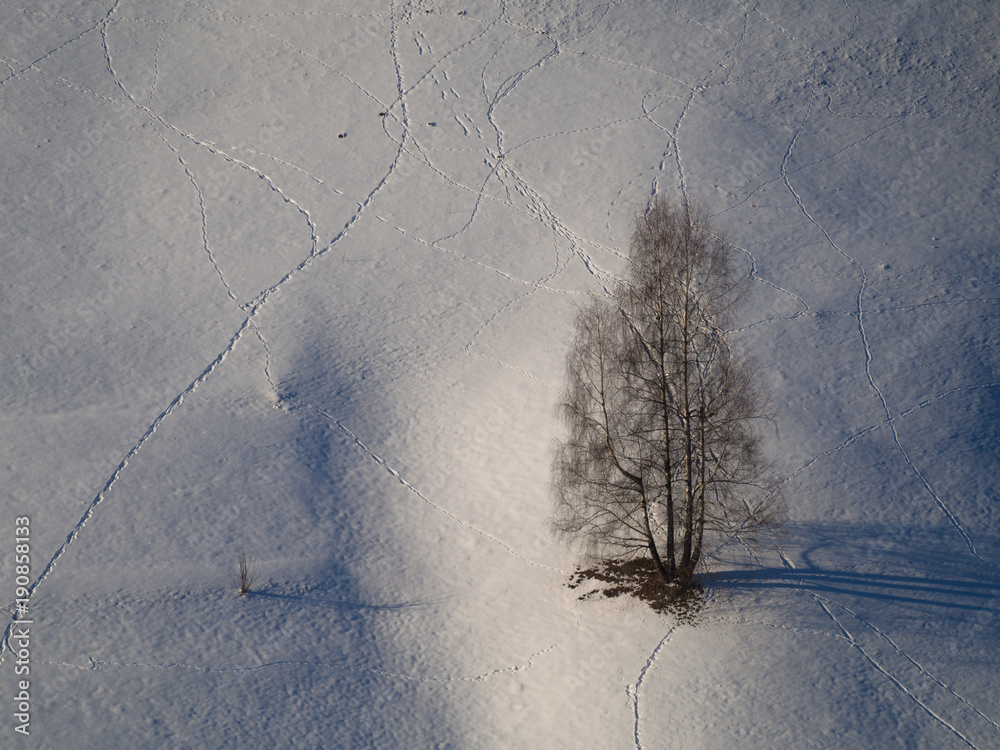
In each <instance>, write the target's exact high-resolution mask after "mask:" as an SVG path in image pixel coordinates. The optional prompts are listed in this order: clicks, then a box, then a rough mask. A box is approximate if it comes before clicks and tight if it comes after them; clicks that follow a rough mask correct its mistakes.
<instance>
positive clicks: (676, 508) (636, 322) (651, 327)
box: [552, 199, 782, 587]
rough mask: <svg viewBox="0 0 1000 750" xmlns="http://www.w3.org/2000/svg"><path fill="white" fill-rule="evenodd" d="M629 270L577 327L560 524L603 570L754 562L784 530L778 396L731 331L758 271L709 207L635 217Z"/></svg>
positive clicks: (566, 405)
mask: <svg viewBox="0 0 1000 750" xmlns="http://www.w3.org/2000/svg"><path fill="white" fill-rule="evenodd" d="M629 260H630V264H629V268H628V271H627V274H626V275H625V278H623V279H622V280H621V281H620V283H618V284H617V286H616V287H615V289H614V290H613V292H612V293H611V294H610V295H609V296H605V297H597V296H593V297H591V299H590V300H589V302H588V303H587V304H586V305H585V306H584V307H583V308H581V310H580V311H579V313H578V315H577V318H576V321H575V327H574V336H573V340H572V343H571V345H570V349H569V352H568V355H567V359H566V387H565V391H564V393H563V397H562V400H561V403H560V406H559V410H560V413H561V416H562V417H563V420H564V423H565V428H566V431H565V436H564V437H563V439H561V440H560V441H558V443H557V445H556V449H555V454H554V459H553V467H552V478H553V482H552V488H553V496H554V504H555V513H554V518H553V525H554V528H555V530H556V531H557V532H558V533H560V534H561V535H563V536H565V537H568V538H569V539H571V540H572V541H578V542H580V543H581V544H582V545H583V546H584V547H585V548H586V550H587V551H588V553H590V554H591V555H592V556H595V557H597V558H598V559H601V560H605V561H607V560H621V559H628V558H632V557H635V556H638V555H648V556H649V557H650V559H651V560H652V561H653V563H654V565H655V567H656V569H657V571H658V572H659V575H660V577H661V579H662V580H663V582H664V583H665V584H667V585H668V586H680V587H684V586H688V585H690V583H691V582H692V577H693V576H694V574H695V572H696V571H697V570H698V569H699V565H700V564H702V562H703V560H704V557H705V551H706V548H707V546H708V545H714V546H719V545H724V544H725V543H727V542H730V541H736V542H738V543H740V544H742V545H743V546H744V547H745V548H746V549H747V550H749V551H750V552H751V553H753V551H754V550H755V549H756V547H757V545H759V543H760V542H761V540H762V539H763V536H764V534H766V532H768V531H769V530H773V529H774V528H776V527H777V525H778V524H779V521H780V516H781V509H782V502H781V497H780V495H779V493H778V491H777V486H776V485H775V484H774V482H773V481H772V480H771V478H770V475H769V470H770V464H769V462H768V461H767V459H766V456H765V455H764V453H763V450H762V439H761V428H762V424H763V423H764V422H765V421H766V420H767V419H768V397H767V394H766V393H765V391H764V389H763V388H762V387H761V385H760V382H759V378H758V373H757V370H756V368H755V366H754V365H753V364H752V363H751V362H750V360H748V359H744V358H740V357H737V356H736V355H735V353H734V351H733V342H732V335H731V334H730V333H729V330H730V329H731V325H732V322H733V316H734V313H735V311H736V310H737V308H738V305H739V303H740V302H741V301H742V300H743V298H744V296H745V293H746V291H747V288H748V285H749V275H748V273H746V272H745V271H743V270H742V268H741V266H740V265H739V264H738V263H737V261H736V256H735V253H734V251H733V248H732V246H731V245H730V244H729V243H728V242H727V240H726V239H725V238H724V237H723V236H721V235H720V234H719V233H717V232H716V231H714V230H713V228H712V226H711V223H710V221H709V219H708V215H707V213H706V212H705V210H704V209H703V208H700V207H697V206H691V205H687V204H685V205H676V204H673V203H671V202H669V201H668V200H665V199H657V200H654V201H653V202H652V203H651V204H650V205H649V206H647V207H646V209H645V210H643V211H641V212H640V213H638V214H637V215H636V217H635V223H634V229H633V233H632V239H631V244H630V248H629Z"/></svg>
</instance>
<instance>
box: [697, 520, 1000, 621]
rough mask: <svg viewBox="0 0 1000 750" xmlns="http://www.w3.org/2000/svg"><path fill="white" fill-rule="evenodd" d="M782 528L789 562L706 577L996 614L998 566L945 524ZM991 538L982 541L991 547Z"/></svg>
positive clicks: (723, 584)
mask: <svg viewBox="0 0 1000 750" xmlns="http://www.w3.org/2000/svg"><path fill="white" fill-rule="evenodd" d="M789 531H790V533H789V535H788V540H787V544H786V545H785V551H784V552H783V555H782V556H783V557H784V558H785V559H786V560H788V561H789V562H788V563H785V564H780V565H771V566H758V567H754V568H749V569H748V568H744V569H717V570H716V571H715V572H713V573H712V574H710V578H711V579H712V581H713V584H714V585H717V586H719V587H720V588H730V589H741V588H750V587H754V588H761V589H800V590H804V591H812V592H816V593H824V594H838V595H841V594H847V595H850V596H853V597H858V598H860V599H871V600H877V601H879V602H882V603H886V604H889V603H892V604H900V605H915V606H917V607H920V608H926V607H933V608H941V609H949V610H972V611H980V610H982V611H988V612H998V613H1000V567H998V565H997V564H996V563H995V562H994V561H992V560H990V559H989V558H986V557H985V556H983V555H982V553H981V552H979V551H978V550H973V549H972V548H970V547H968V546H967V545H966V544H965V543H964V541H963V540H962V539H961V538H959V536H958V535H957V534H956V533H955V532H954V530H953V529H951V528H947V527H939V528H936V529H913V528H903V527H900V526H877V525H868V526H860V525H851V524H842V525H825V526H824V525H818V524H817V525H796V526H795V527H793V528H792V529H790V530H789ZM991 541H993V542H994V543H993V544H989V545H984V546H987V547H989V548H990V549H996V548H997V546H996V543H995V540H991ZM792 565H794V567H792Z"/></svg>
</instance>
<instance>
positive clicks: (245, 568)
mask: <svg viewBox="0 0 1000 750" xmlns="http://www.w3.org/2000/svg"><path fill="white" fill-rule="evenodd" d="M256 580H257V561H256V560H254V559H253V555H251V556H250V557H247V553H246V550H244V549H243V548H242V547H240V567H239V570H238V571H237V572H236V575H235V576H233V583H234V584H235V586H236V590H237V591H238V592H239V595H240V596H246V593H247V592H248V591H249V590H250V587H251V586H253V584H254V581H256Z"/></svg>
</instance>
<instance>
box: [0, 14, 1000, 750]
mask: <svg viewBox="0 0 1000 750" xmlns="http://www.w3.org/2000/svg"><path fill="white" fill-rule="evenodd" d="M998 35H1000V4H997V3H994V2H989V1H988V0H979V1H978V2H977V1H970V2H964V3H933V2H930V1H929V0H900V2H888V1H886V0H875V1H873V2H867V3H862V2H854V0H851V1H850V2H845V1H843V0H826V1H825V2H806V1H805V0H748V1H746V2H744V1H743V0H728V1H725V0H705V1H702V0H678V1H677V2H667V1H665V0H612V1H611V2H601V3H598V2H596V1H595V0H576V1H574V2H570V1H568V0H561V1H559V2H556V1H555V0H549V1H539V2H515V1H514V0H509V1H504V0H412V1H411V2H393V1H391V0H390V1H388V2H385V1H381V2H367V3H362V2H354V3H350V2H336V1H333V2H330V1H327V2H321V1H320V0H289V1H288V2H277V0H218V2H213V1H212V0H202V1H200V2H195V1H194V0H186V1H181V0H170V1H169V2H167V1H161V2H153V0H113V2H112V1H111V0H103V1H101V2H90V1H86V2H68V0H52V1H51V2H42V1H39V2H30V3H29V2H26V0H12V1H11V2H3V3H0V138H2V141H0V142H2V145H3V155H2V157H0V166H2V169H3V181H2V190H3V194H2V200H0V212H2V218H0V253H2V256H0V285H2V292H0V320H2V325H0V350H2V352H3V357H2V359H0V368H2V372H0V450H2V456H0V472H2V477H3V480H2V492H0V517H2V521H0V528H2V529H3V534H2V535H0V536H2V539H3V540H4V541H3V543H2V544H0V559H2V560H3V566H2V570H3V578H2V580H0V592H2V596H0V600H2V602H3V606H4V607H5V611H6V615H5V618H6V620H7V622H6V625H5V635H4V653H3V654H2V657H0V658H2V661H0V695H2V697H3V699H4V705H5V707H6V708H5V710H4V712H3V719H2V722H3V725H2V728H0V737H2V739H0V746H3V747H11V748H16V747H32V748H79V749H85V748H265V747H275V748H309V749H312V748H366V747H377V748H425V747H426V748H429V747H441V748H637V749H642V750H649V749H651V748H722V749H729V748H739V749H741V750H742V749H745V748H746V749H754V748H760V749H762V750H764V749H773V748H795V749H801V748H852V749H856V748H927V749H928V750H941V749H945V748H975V749H976V750H987V748H997V747H1000V648H998V646H1000V616H998V614H1000V569H998V565H1000V490H998V489H997V485H996V477H997V476H998V474H1000V325H998V322H1000V228H998V223H997V216H998V215H1000V185H998V182H1000V169H998V156H1000V127H998V126H1000V96H998V91H1000V48H998V46H997V41H996V40H997V37H998ZM654 194H665V195H672V196H679V195H681V194H683V195H686V196H687V197H689V198H691V199H695V200H699V201H703V202H705V203H706V204H707V205H708V206H709V207H710V210H711V211H712V213H713V214H714V217H715V219H714V220H715V222H716V223H717V225H718V226H720V227H722V228H724V229H726V230H728V231H729V233H730V234H731V236H732V238H733V240H734V241H735V243H736V244H737V245H738V246H739V248H740V249H741V250H742V251H744V252H745V253H746V257H747V259H748V263H751V264H752V267H753V273H754V279H755V285H754V293H753V296H752V299H751V301H750V304H749V305H748V307H747V308H746V310H745V314H744V316H743V320H742V322H741V327H740V331H741V334H740V335H741V338H742V340H743V342H744V343H745V345H746V347H747V348H748V349H749V350H751V351H752V352H753V353H754V354H755V355H756V356H757V357H758V359H759V361H760V363H761V366H762V370H763V375H764V379H765V381H766V382H767V383H768V384H769V386H770V387H771V388H772V390H773V393H774V396H775V401H776V404H777V406H778V407H779V420H778V430H777V434H776V436H775V437H774V439H773V441H772V442H773V446H772V449H773V451H774V454H775V456H776V457H777V460H778V463H779V465H780V468H781V472H782V477H783V478H784V490H785V493H786V496H787V500H788V504H789V508H790V520H789V527H788V531H787V534H786V536H785V537H784V538H783V540H782V542H781V548H780V550H775V551H774V553H773V554H771V555H769V556H767V557H765V558H761V559H760V560H759V562H758V564H756V565H753V566H748V565H746V564H745V563H746V561H745V560H741V559H738V558H739V556H738V555H730V556H729V557H724V559H722V560H721V561H719V562H718V563H717V565H716V573H715V574H714V580H713V583H712V585H711V587H710V589H709V591H710V593H709V595H708V598H707V601H706V604H705V607H704V609H703V611H702V612H701V614H700V616H699V617H698V618H697V619H696V620H695V622H693V623H687V622H682V621H680V620H677V619H676V618H673V617H670V616H661V615H657V614H656V613H654V612H653V611H652V610H650V609H649V608H648V607H646V606H645V605H644V604H642V603H641V602H638V601H636V600H633V599H627V598H618V599H592V600H588V601H580V600H578V598H577V596H578V594H577V592H575V591H572V590H570V589H569V588H567V586H566V583H567V581H568V580H569V576H570V573H571V572H572V570H573V568H574V566H575V564H576V562H577V559H576V557H575V555H574V553H573V551H572V550H567V549H564V548H562V547H561V546H558V545H556V544H555V543H554V542H553V541H552V540H551V538H550V537H549V535H548V532H547V527H546V521H547V517H548V515H549V510H550V505H549V496H548V478H549V461H550V453H549V451H550V447H551V444H552V440H553V439H554V438H555V436H556V435H557V434H559V432H558V431H559V429H560V425H559V423H558V421H557V420H556V419H555V417H554V416H553V406H554V405H555V403H556V400H557V398H558V394H559V390H560V388H561V385H562V377H563V369H562V368H563V364H562V362H563V355H564V350H565V347H566V343H567V340H568V337H569V334H570V332H571V324H572V319H573V315H574V312H575V310H576V309H577V305H578V304H579V303H580V301H581V300H582V299H583V298H584V296H583V295H584V294H585V293H586V292H587V291H588V290H590V291H596V292H598V293H601V292H602V291H603V290H605V289H607V288H608V287H609V286H610V285H611V284H612V283H613V281H614V278H615V277H616V275H617V274H619V273H620V272H621V271H622V269H623V268H624V265H625V258H626V253H627V243H628V236H629V231H630V221H631V216H632V214H633V212H634V211H635V210H636V208H637V207H639V206H640V205H641V204H642V203H643V202H644V201H646V200H647V199H649V198H650V197H651V196H652V195H654ZM19 519H20V520H19ZM25 519H27V521H25ZM18 544H20V545H21V550H19V549H18V547H17V545H18ZM241 547H243V548H245V549H246V550H247V552H248V553H250V554H251V555H252V556H253V557H254V558H256V559H257V560H258V562H259V566H260V579H259V580H258V582H257V583H256V585H255V586H254V588H253V591H252V593H251V594H250V595H248V596H247V597H246V598H243V599H240V598H239V597H237V595H236V593H235V591H234V588H233V586H232V585H231V577H232V574H233V572H234V570H235V567H236V560H237V554H238V551H239V549H240V548H241ZM25 550H26V551H25ZM20 554H24V555H27V560H28V562H27V563H24V562H21V561H19V559H18V555H20ZM22 559H23V558H22ZM19 565H20V566H21V567H20V569H19V567H18V566H19ZM24 565H27V566H28V572H25V571H24ZM19 575H20V576H21V578H20V582H21V583H22V584H25V585H24V588H25V589H28V590H29V591H30V597H22V598H27V599H28V601H27V602H26V603H24V602H22V604H23V605H24V606H23V612H22V613H21V614H20V615H18V614H17V613H16V608H17V598H18V595H17V585H18V576H19ZM22 593H25V592H22ZM22 681H23V682H26V683H27V685H26V687H22V686H21V685H20V684H19V683H20V682H22ZM22 693H23V694H24V695H22ZM19 696H20V697H19ZM25 696H26V697H25ZM12 706H14V710H11V707H12ZM18 707H20V708H21V709H24V710H23V711H21V712H20V713H21V714H22V715H23V716H25V717H27V718H26V719H20V718H17V717H16V716H15V714H16V713H19V711H18ZM19 726H20V727H22V728H23V731H22V732H20V733H19V732H18V727H19ZM24 732H30V734H29V735H28V736H24Z"/></svg>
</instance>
